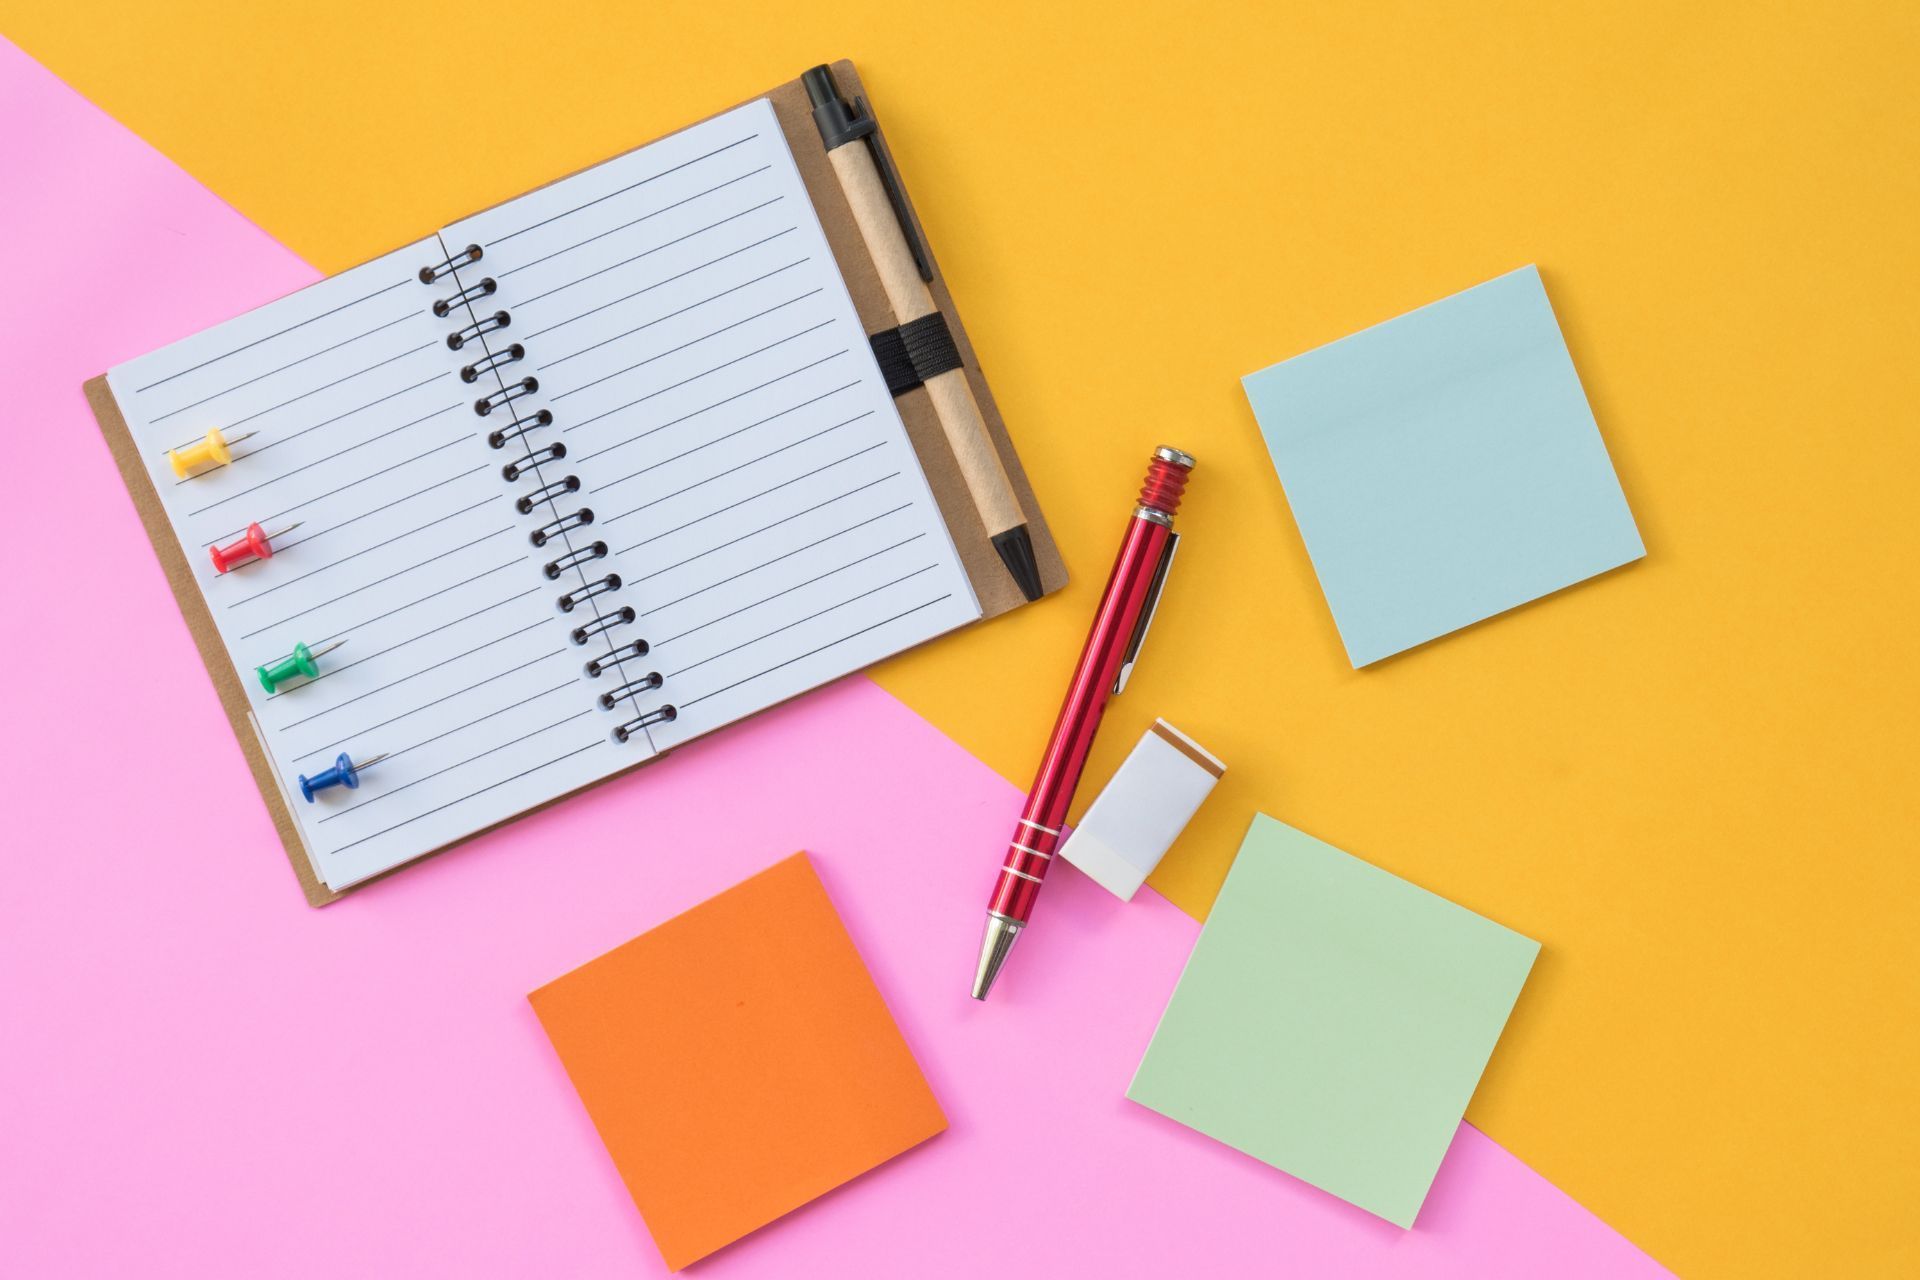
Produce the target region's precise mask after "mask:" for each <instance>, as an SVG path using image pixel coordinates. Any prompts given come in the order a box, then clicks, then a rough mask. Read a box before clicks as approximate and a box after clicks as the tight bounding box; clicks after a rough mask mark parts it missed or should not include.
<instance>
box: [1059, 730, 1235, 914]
mask: <svg viewBox="0 0 1920 1280" xmlns="http://www.w3.org/2000/svg"><path fill="white" fill-rule="evenodd" d="M1226 768H1227V766H1226V765H1224V764H1222V763H1220V761H1219V760H1218V759H1217V758H1215V757H1214V755H1213V754H1212V753H1211V752H1209V751H1208V750H1207V749H1206V748H1204V747H1202V746H1201V745H1200V744H1199V743H1197V742H1195V741H1194V740H1193V739H1192V738H1189V737H1188V736H1187V735H1186V734H1184V733H1182V732H1180V731H1179V730H1178V729H1176V728H1174V727H1173V726H1172V725H1170V724H1168V723H1167V722H1166V721H1165V720H1155V721H1154V722H1153V727H1152V728H1150V729H1148V730H1147V732H1146V734H1145V735H1144V736H1143V737H1142V738H1141V739H1140V741H1139V743H1138V744H1137V745H1136V746H1135V747H1134V748H1133V750H1132V751H1131V752H1129V753H1128V755H1127V758H1126V761H1125V762H1124V763H1123V764H1121V766H1120V768H1119V769H1118V770H1117V771H1116V772H1115V773H1114V775H1113V777H1112V778H1110V779H1109V780H1108V781H1107V785H1106V788H1105V789H1104V790H1102V791H1101V792H1100V795H1099V796H1098V797H1097V798H1096V799H1095V800H1094V802H1093V805H1092V807H1091V808H1089V809H1088V810H1087V815H1086V817H1084V818H1082V819H1081V820H1080V825H1079V826H1077V827H1075V828H1074V829H1073V831H1072V833H1071V834H1070V835H1068V836H1067V842H1066V843H1065V844H1063V845H1061V846H1060V856H1061V857H1063V858H1065V859H1066V860H1067V861H1068V862H1071V863H1072V864H1073V865H1074V866H1076V867H1078V868H1080V870H1082V871H1084V872H1086V873H1087V875H1089V876H1091V877H1092V878H1093V880H1094V882H1095V883H1096V884H1098V885H1099V886H1100V887H1101V888H1103V889H1105V890H1106V891H1107V892H1108V893H1111V894H1113V895H1114V896H1115V897H1117V898H1121V899H1126V900H1131V899H1132V897H1133V895H1134V891H1135V890H1137V889H1139V887H1140V885H1141V883H1142V882H1143V881H1145V880H1146V878H1147V876H1148V875H1150V874H1151V873H1152V872H1153V869H1154V868H1155V867H1157V866H1159V865H1160V859H1161V857H1162V856H1163V855H1165V853H1166V852H1167V850H1168V849H1169V848H1171V847H1172V846H1173V842H1174V840H1175V839H1176V838H1178V837H1179V835H1180V833H1181V832H1182V831H1184V830H1186V826H1187V822H1188V820H1189V819H1191V818H1192V817H1193V815H1194V813H1195V811H1196V810H1198V809H1199V808H1200V802H1201V801H1202V800H1205V799H1206V798H1207V793H1208V792H1210V791H1212V790H1213V784H1214V783H1216V782H1218V781H1220V775H1221V774H1222V773H1224V772H1226Z"/></svg>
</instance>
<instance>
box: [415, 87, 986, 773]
mask: <svg viewBox="0 0 1920 1280" xmlns="http://www.w3.org/2000/svg"><path fill="white" fill-rule="evenodd" d="M444 239H445V241H446V243H447V244H448V245H450V246H454V247H461V246H465V245H467V244H468V243H473V244H478V245H481V246H482V247H483V249H484V253H485V257H484V258H483V260H482V261H481V262H479V263H478V264H475V265H474V266H472V267H469V268H464V269H462V271H461V272H460V278H461V280H462V283H463V284H465V285H468V286H471V285H473V284H475V283H476V282H477V281H478V280H480V279H481V278H488V279H492V280H494V281H496V282H497V285H498V289H497V292H496V293H495V294H493V295H492V296H491V297H489V298H487V299H486V300H484V301H482V302H479V303H477V304H476V310H477V311H478V312H479V313H482V314H485V313H488V312H489V311H490V310H492V309H495V308H504V309H506V310H507V311H508V313H509V314H510V315H511V316H512V323H511V325H510V326H509V327H508V328H507V329H506V330H503V331H501V332H498V333H495V334H492V335H489V337H488V338H487V342H488V344H489V348H490V350H494V351H499V350H504V349H505V348H506V345H507V344H508V343H509V342H517V343H519V344H521V346H522V347H523V348H524V349H525V352H526V356H525V359H524V360H522V361H520V362H518V363H515V364H512V365H510V366H507V367H506V368H505V369H503V370H501V371H500V375H501V377H502V378H503V379H504V381H503V382H500V383H495V384H493V385H494V386H495V387H498V386H501V385H505V384H506V383H510V382H512V381H514V380H517V379H520V378H524V377H527V376H534V377H536V378H537V380H538V381H539V383H540V393H539V395H538V396H536V397H534V398H532V399H530V400H527V401H525V402H524V404H526V405H527V406H529V408H540V407H544V408H546V409H549V410H551V411H552V413H553V415H554V418H555V422H554V426H553V428H552V429H551V430H550V431H548V432H543V433H536V436H535V438H536V439H545V438H549V437H550V438H552V439H557V440H559V441H562V442H563V443H564V444H565V446H566V449H567V456H566V458H565V459H564V461H561V462H556V463H553V464H550V465H547V466H544V467H542V469H541V481H542V483H544V482H547V481H551V480H553V479H556V478H558V477H561V476H564V475H575V476H578V478H579V479H580V481H581V482H582V488H581V490H580V491H579V492H578V493H576V494H570V495H568V496H567V498H566V500H564V501H563V502H561V503H560V504H559V505H558V507H556V508H554V509H552V510H551V511H549V512H547V513H546V514H547V515H548V518H555V517H557V516H558V515H561V514H564V513H566V512H569V511H573V510H577V509H579V508H582V507H584V508H587V509H589V510H591V511H592V512H593V513H594V522H593V524H592V525H591V526H590V527H589V528H585V529H581V530H578V531H576V532H575V533H572V534H569V535H568V536H569V539H570V540H571V543H572V545H574V546H576V547H577V546H583V545H587V544H589V543H591V542H593V541H595V540H599V541H603V542H604V543H605V544H606V545H607V547H608V549H609V556H608V557H607V558H606V559H604V560H600V561H597V562H595V563H594V564H592V565H591V566H590V567H589V570H588V572H587V574H586V575H585V577H587V578H594V579H597V578H599V577H600V576H602V575H603V574H605V573H607V572H614V573H617V574H618V575H619V576H620V578H621V581H622V584H623V585H622V589H621V591H619V592H618V593H617V594H615V595H613V596H611V597H610V599H611V600H612V601H613V602H615V603H624V604H627V605H631V606H632V607H633V608H635V609H636V610H638V612H639V615H640V616H639V619H638V622H637V623H636V625H635V626H634V627H630V628H626V629H624V630H623V631H621V632H618V633H616V635H632V634H638V635H642V636H644V637H645V638H646V640H647V641H648V643H649V645H650V646H651V652H650V653H649V655H648V656H647V657H646V658H645V659H644V660H641V661H639V662H637V663H635V664H628V668H629V669H628V670H627V674H628V675H629V677H631V676H632V675H634V674H641V675H644V674H645V673H646V672H658V673H659V675H660V676H661V677H662V684H661V686H660V688H659V690H658V691H657V692H655V693H652V694H650V695H648V696H646V697H643V698H640V699H638V700H632V699H629V700H626V701H622V702H621V704H620V705H619V706H618V707H616V708H615V709H613V710H611V711H607V712H606V713H605V714H606V716H607V718H608V719H610V720H622V721H624V720H631V719H632V718H633V717H634V715H635V713H636V708H638V709H646V708H654V707H658V706H662V705H667V704H671V705H672V706H674V707H675V708H676V709H677V712H678V718H677V719H675V720H674V721H672V722H671V723H667V724H661V725H657V726H655V727H653V728H651V729H650V730H649V731H648V732H649V733H650V734H651V737H652V741H653V742H654V743H655V744H657V745H659V746H661V747H666V746H671V745H674V744H676V743H679V742H683V741H685V740H687V739H688V738H691V737H694V736H696V735H698V734H701V733H705V732H708V731H710V730H712V729H715V728H717V727H719V726H721V725H724V724H727V723H729V722H731V721H734V720H737V719H739V718H741V717H743V716H746V715H749V714H751V713H753V712H755V711H758V710H760V709H761V708H763V707H767V706H771V705H772V704H774V703H776V702H780V701H782V700H784V699H786V698H789V697H792V696H793V695H795V694H797V693H800V692H802V691H804V690H807V689H811V688H814V687H815V686H817V685H820V684H823V683H825V682H826V681H828V680H832V679H834V678H836V677H838V676H841V675H845V674H847V673H848V672H851V671H856V670H859V669H860V668H861V667H864V666H866V665H868V664H870V663H872V662H874V661H877V660H878V659H880V658H883V657H885V656H887V655H889V654H893V653H897V652H899V651H900V650H902V649H905V648H908V647H910V646H912V645H915V644H918V643H920V642H921V641H923V640H926V639H928V638H930V637H932V636H936V635H939V634H940V633H942V632H944V631H948V630H951V629H952V628H954V627H956V626H959V625H961V624H963V623H966V622H970V621H973V620H974V619H975V618H977V617H979V606H978V604H977V602H976V601H975V599H974V596H973V592H972V588H971V587H970V585H969V584H968V582H967V578H966V574H965V571H964V570H963V569H962V568H961V565H960V560H959V556H958V554H957V553H956V551H955V549H954V547H953V543H952V539H951V537H950V536H949V534H948V532H947V529H946V525H945V523H944V522H943V521H942V520H941V518H940V514H939V510H938V508H937V507H936V506H935V504H934V500H933V496H932V493H931V492H930V491H929V490H928V488H927V482H926V477H925V475H924V474H923V473H922V472H921V470H920V466H919V462H918V460H917V458H916V456H915V454H914V452H913V447H912V445H911V443H910V442H909V441H908V439H907V434H906V428H905V427H904V425H903V424H902V423H901V421H900V417H899V414H898V412H897V411H896V410H895V408H894V404H893V399H892V397H891V396H890V395H889V394H888V392H887V389H886V384H885V383H884V381H883V380H882V379H881V377H880V373H879V370H878V368H877V367H876V365H875V363H874V359H873V355H872V351H871V348H870V347H869V346H868V343H867V338H866V333H865V331H864V329H863V328H862V326H861V324H860V320H859V317H858V315H857V314H856V313H855V311H854V308H853V302H852V299H851V298H850V297H849V296H848V294H847V290H846V286H845V284H844V283H843V281H842V280H841V278H840V274H839V271H838V269H837V267H836V266H835V264H834V260H833V255H832V252H831V250H830V249H829V248H828V246H827V241H826V236H825V234H824V233H823V232H822V231H821V229H820V223H819V219H818V218H817V217H816V215H815V213H814V209H813V205H812V202H811V201H810V200H809V198H808V196H807V193H806V188H805V186H804V185H803V184H802V182H801V179H800V174H799V171H798V169H797V168H796V167H795V165H794V160H793V155H792V153H791V152H790V151H789V150H788V148H787V143H786V139H785V137H784V135H783V134H782V133H781V130H780V126H779V123H778V122H777V120H776V119H775V117H774V112H773V108H772V106H771V104H769V103H768V102H766V101H764V100H762V101H759V102H755V103H751V104H749V105H747V106H744V107H740V108H738V109H736V110H734V111H731V112H728V113H727V114H725V115H723V116H719V117H716V118H715V119H713V120H710V121H707V122H706V123H704V124H701V125H697V126H695V127H694V128H692V129H688V130H686V131H685V132H683V133H679V134H676V135H674V136H673V137H670V138H667V139H663V140H662V141H660V142H658V143H655V144H653V145H651V146H648V147H645V148H642V149H641V150H639V151H635V152H632V153H629V154H627V155H625V156H621V157H619V158H617V159H615V160H611V161H608V162H607V163H605V164H602V165H600V166H598V167H597V168H594V169H592V170H589V171H587V172H585V173H582V174H579V175H577V176H575V177H573V178H570V179H568V180H567V181H565V182H561V183H558V184H555V185H554V186H551V187H547V188H545V189H543V190H540V191H537V192H534V193H532V194H530V195H526V196H522V197H520V198H519V199H516V200H513V201H510V202H508V203H507V204H504V205H501V206H499V207H498V208H495V209H492V210H490V211H488V212H487V213H484V214H481V215H479V216H478V217H475V218H471V219H468V220H467V221H465V222H462V223H459V224H457V225H455V226H453V227H450V228H448V229H447V231H446V232H445V233H444ZM523 487H524V488H527V489H533V488H535V487H537V486H536V485H534V484H533V483H531V482H529V483H527V484H525V485H524V486H523ZM583 580H584V579H583ZM603 683H608V684H611V683H613V681H612V679H608V678H603Z"/></svg>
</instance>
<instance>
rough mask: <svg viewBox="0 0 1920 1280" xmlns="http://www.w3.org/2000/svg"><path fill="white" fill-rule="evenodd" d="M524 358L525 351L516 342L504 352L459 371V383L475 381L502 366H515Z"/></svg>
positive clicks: (525, 356)
mask: <svg viewBox="0 0 1920 1280" xmlns="http://www.w3.org/2000/svg"><path fill="white" fill-rule="evenodd" d="M526 358H527V349H526V348H525V347H523V346H521V345H520V344H519V343H517V342H516V343H514V344H513V345H512V346H510V347H508V348H507V349H506V350H505V351H501V352H498V353H497V354H495V355H490V356H488V357H487V358H486V359H485V360H476V361H474V362H473V363H472V364H470V365H467V366H466V367H465V368H463V369H461V370H460V381H462V382H474V381H477V380H478V379H479V377H480V375H481V374H483V373H492V372H493V371H494V370H495V369H498V368H500V367H501V366H502V365H509V364H515V363H518V362H519V361H521V360H525V359H526Z"/></svg>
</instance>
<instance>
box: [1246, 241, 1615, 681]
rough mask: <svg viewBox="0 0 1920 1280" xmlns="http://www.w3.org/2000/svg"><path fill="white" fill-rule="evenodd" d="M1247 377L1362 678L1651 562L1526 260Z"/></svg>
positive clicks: (1310, 551) (1322, 582) (1250, 397)
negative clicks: (1473, 628)
mask: <svg viewBox="0 0 1920 1280" xmlns="http://www.w3.org/2000/svg"><path fill="white" fill-rule="evenodd" d="M1242 382H1243V385H1244V386H1245V388H1246V393H1247V399H1248V400H1249V401H1251V402H1252V405H1253V412H1254V416H1255V417H1256V418H1257V419H1259V422H1260V431H1261V434H1262V435H1263V436H1265V437H1266V443H1267V450H1268V452H1270V453H1271V454H1272V455H1273V465H1274V468H1275V470H1277V471H1278V472H1279V473H1280V484H1281V487H1282V488H1284V489H1285V490H1286V494H1287V502H1288V505H1290V506H1291V507H1292V508H1293V516H1294V519H1295V521H1297V522H1298V524H1299V526H1300V536H1301V539H1302V540H1303V541H1304V542H1305V543H1306V546H1307V554H1308V556H1309V557H1311V558H1312V560H1313V569H1314V572H1315V574H1317V575H1318V576H1319V579H1320V588H1321V590H1322V591H1324V592H1325V593H1326V596H1327V605H1328V607H1329V608H1331V609H1332V610H1333V619H1334V623H1335V625H1337V626H1338V627H1339V628H1340V639H1341V641H1342V643H1344V644H1345V645H1346V649H1347V657H1348V658H1349V659H1350V660H1351V661H1352V663H1353V665H1354V666H1356V667H1364V666H1366V665H1367V664H1368V663H1370V662H1377V661H1379V660H1380V659H1381V658H1385V657H1389V656H1391V655H1393V654H1396V653H1399V652H1401V651H1402V650H1404V649H1410V648H1412V647H1413V646H1415V645H1417V644H1424V643H1425V642H1427V641H1428V640H1432V639H1434V638H1435V637H1437V636H1442V635H1445V634H1447V633H1448V632H1449V631H1457V630H1458V629H1460V628H1461V627H1465V626H1468V625H1470V624H1472V623H1475V622H1479V621H1480V620H1482V619H1484V618H1490V617H1492V616H1493V615H1495V614H1497V613H1503V612H1505V611H1506V610H1508V609H1512V608H1515V607H1517V606H1519V605H1522V604H1525V603H1527V602H1528V601H1530V600H1536V599H1538V598H1540V597H1541V596H1544V595H1548V594H1550V593H1552V592H1554V591H1558V590H1560V589H1561V588H1562V587H1567V586H1571V585H1573V584H1574V583H1576V582H1580V581H1583V580H1584V579H1587V578H1591V577H1593V576H1594V575H1595V574H1599V573H1604V572H1606V571H1607V570H1609V569H1614V568H1618V567H1619V566H1621V565H1623V564H1627V563H1629V562H1630V561H1633V560H1637V559H1639V558H1640V557H1641V556H1643V555H1645V554H1646V548H1645V547H1644V546H1643V545H1642V543H1641V541H1640V533H1639V530H1638V529H1637V528H1636V526H1635V525H1634V522H1633V513H1632V512H1631V511H1629V510H1628V509H1627V500H1626V497H1625V495H1624V494H1622V493H1621V491H1620V482H1619V479H1618V478H1617V477H1616V476H1615V475H1614V471H1613V463H1612V460H1611V459H1609V458H1608V456H1607V447H1606V444H1605V443H1604V442H1603V441H1602V440H1601V438H1600V429H1599V427H1598V426H1597V425H1596V424H1595V422H1594V420H1593V411H1592V410H1591V409H1590V408H1589V407H1588V405H1587V398H1586V394H1585V393H1584V392H1583V391H1582V390H1581V387H1580V377H1579V375H1578V374H1577V373H1576V372H1575V371H1574V368H1573V359H1572V357H1571V356H1570V355H1568V353H1567V344H1566V341H1565V340H1564V339H1563V338H1562V337H1561V336H1560V326H1559V324H1558V323H1557V322H1556V321H1555V320H1554V316H1553V306H1552V304H1551V303H1549V302H1548V301H1547V292H1546V289H1545V287H1544V286H1542V284H1541V283H1540V273H1539V271H1537V270H1536V269H1535V268H1533V267H1523V268H1521V269H1520V270H1518V271H1512V272H1509V273H1508V274H1506V275H1504V276H1500V277H1499V278H1497V279H1494V280H1490V281H1488V282H1487V283H1485V284H1483V285H1479V286H1477V287H1475V288H1472V289H1468V290H1466V291H1465V292H1463V293H1457V294H1455V295H1453V296H1452V297H1450V298H1444V299H1442V300H1440V301H1439V302H1435V303H1431V304H1429V305H1428V306H1424V307H1421V308H1419V309H1417V310H1414V311H1410V312H1408V313H1407V314H1406V315H1403V316H1400V317H1398V318H1396V319H1393V320H1389V321H1387V322H1386V323H1384V324H1378V325H1375V326H1374V327H1373V328H1371V329H1365V330H1362V331H1361V332H1359V333H1356V334H1353V335H1352V336H1350V337H1346V338H1342V339H1341V340H1340V341H1338V342H1333V343H1329V344H1328V345H1326V346H1324V347H1319V348H1317V349H1315V350H1313V351H1309V352H1307V353H1305V354H1304V355H1299V356H1295V357H1294V358H1293V359H1291V360H1285V361H1282V362H1281V363H1279V364H1276V365H1274V366H1272V367H1271V368H1268V369H1262V370H1261V371H1260V372H1258V373H1253V374H1249V375H1247V377H1246V378H1244V379H1243V380H1242Z"/></svg>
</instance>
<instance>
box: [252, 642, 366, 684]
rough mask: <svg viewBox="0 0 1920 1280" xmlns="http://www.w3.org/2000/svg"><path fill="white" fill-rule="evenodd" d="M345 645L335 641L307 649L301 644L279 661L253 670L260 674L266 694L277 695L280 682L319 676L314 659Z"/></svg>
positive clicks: (318, 667) (318, 668)
mask: <svg viewBox="0 0 1920 1280" xmlns="http://www.w3.org/2000/svg"><path fill="white" fill-rule="evenodd" d="M345 643H346V641H345V640H335V641H334V642H333V643H332V644H323V645H321V646H320V647H319V648H318V649H309V648H307V646H305V645H303V644H297V645H295V646H293V652H292V653H290V654H288V655H287V656H286V657H284V658H282V659H280V661H278V662H270V663H268V664H267V665H266V666H264V667H255V668H254V670H256V671H258V672H259V673H260V683H261V684H263V685H265V686H266V687H267V692H268V693H278V692H279V689H278V688H277V686H278V685H279V684H280V683H281V682H282V681H286V680H291V679H293V678H294V677H295V676H305V677H306V678H307V679H309V680H311V679H313V678H314V677H315V676H317V675H319V674H320V664H319V663H318V662H316V661H315V659H316V658H322V657H325V656H326V655H327V654H329V653H332V652H333V651H334V650H335V649H338V648H339V647H340V646H341V645H343V644H345Z"/></svg>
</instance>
